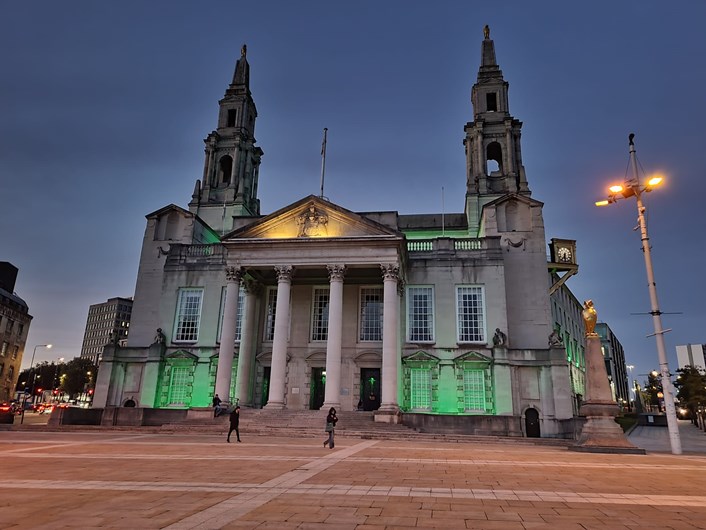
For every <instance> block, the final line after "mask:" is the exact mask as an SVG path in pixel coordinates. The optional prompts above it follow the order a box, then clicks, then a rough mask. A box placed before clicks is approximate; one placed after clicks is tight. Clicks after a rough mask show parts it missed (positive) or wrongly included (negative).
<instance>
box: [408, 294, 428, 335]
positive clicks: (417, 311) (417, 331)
mask: <svg viewBox="0 0 706 530" xmlns="http://www.w3.org/2000/svg"><path fill="white" fill-rule="evenodd" d="M407 340H408V341H409V342H434V288H433V287H408V288H407Z"/></svg>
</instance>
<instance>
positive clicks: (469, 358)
mask: <svg viewBox="0 0 706 530" xmlns="http://www.w3.org/2000/svg"><path fill="white" fill-rule="evenodd" d="M491 361H492V359H490V357H486V356H485V355H482V354H480V353H478V352H477V351H469V352H466V353H463V354H461V355H459V356H458V357H456V358H455V359H454V363H456V364H463V363H483V364H490V363H491Z"/></svg>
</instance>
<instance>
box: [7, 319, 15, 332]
mask: <svg viewBox="0 0 706 530" xmlns="http://www.w3.org/2000/svg"><path fill="white" fill-rule="evenodd" d="M14 325H15V321H14V320H10V319H9V318H8V319H7V324H5V331H6V332H7V333H12V326H14Z"/></svg>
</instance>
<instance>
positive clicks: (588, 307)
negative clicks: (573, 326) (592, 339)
mask: <svg viewBox="0 0 706 530" xmlns="http://www.w3.org/2000/svg"><path fill="white" fill-rule="evenodd" d="M583 307H584V309H583V311H582V312H581V315H582V316H583V323H584V324H585V325H586V336H587V337H588V336H592V335H596V331H595V330H596V321H597V320H598V314H597V313H596V308H595V307H593V300H586V301H585V302H584V303H583Z"/></svg>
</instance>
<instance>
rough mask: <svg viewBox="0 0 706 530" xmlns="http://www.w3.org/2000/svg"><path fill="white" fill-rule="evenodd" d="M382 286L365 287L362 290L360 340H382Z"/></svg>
mask: <svg viewBox="0 0 706 530" xmlns="http://www.w3.org/2000/svg"><path fill="white" fill-rule="evenodd" d="M382 307H383V290H382V287H364V288H362V289H361V290H360V340H361V341H380V340H382Z"/></svg>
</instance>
